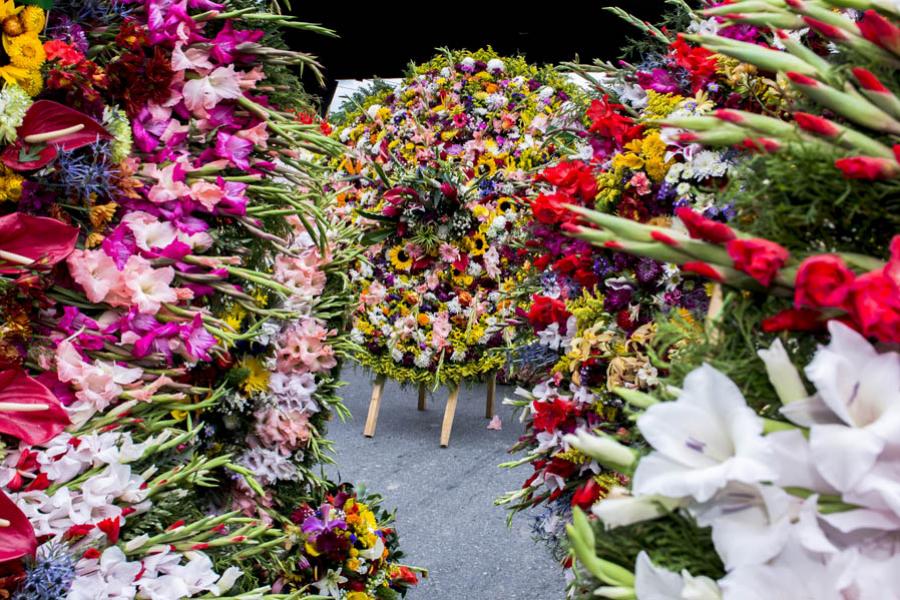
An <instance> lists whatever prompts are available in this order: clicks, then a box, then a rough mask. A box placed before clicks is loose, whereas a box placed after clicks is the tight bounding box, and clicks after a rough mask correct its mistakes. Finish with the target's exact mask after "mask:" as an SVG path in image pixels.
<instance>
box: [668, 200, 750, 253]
mask: <svg viewBox="0 0 900 600" xmlns="http://www.w3.org/2000/svg"><path fill="white" fill-rule="evenodd" d="M675 215H676V216H677V217H678V218H679V219H681V222H682V223H684V226H685V227H687V230H688V234H690V236H691V237H692V238H695V239H700V240H704V241H707V242H712V243H713V244H724V243H726V242H730V241H731V240H733V239H734V238H736V237H737V236H736V235H735V233H734V231H732V229H731V227H729V226H728V225H726V224H725V223H719V222H718V221H713V220H712V219H707V218H706V217H704V216H703V215H701V214H700V213H698V212H696V211H694V210H693V209H691V208H689V207H687V206H680V207H678V208H676V209H675Z"/></svg>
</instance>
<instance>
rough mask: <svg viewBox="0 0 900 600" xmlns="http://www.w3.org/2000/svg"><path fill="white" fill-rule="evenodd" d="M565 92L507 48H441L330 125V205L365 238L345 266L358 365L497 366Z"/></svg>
mask: <svg viewBox="0 0 900 600" xmlns="http://www.w3.org/2000/svg"><path fill="white" fill-rule="evenodd" d="M566 89H567V87H566V84H565V82H564V80H563V79H562V78H561V77H560V76H558V75H557V74H555V73H553V72H551V71H549V70H541V69H537V68H535V67H533V66H530V65H528V64H527V63H525V62H524V61H523V60H522V59H520V58H515V59H509V58H500V57H498V56H497V55H496V54H494V53H493V52H492V51H490V50H482V51H479V52H474V53H462V52H457V53H446V54H443V55H439V56H437V57H436V58H435V59H433V60H432V61H431V62H429V63H426V64H424V65H422V66H419V67H417V68H416V69H415V71H414V73H413V74H411V76H410V77H408V78H407V79H405V80H404V81H403V82H402V83H401V84H400V85H399V86H398V87H397V88H396V89H390V90H383V91H382V92H380V93H377V94H375V95H372V96H370V97H368V98H366V99H365V100H364V101H363V102H362V103H361V106H360V108H359V110H358V111H357V112H355V113H353V114H351V115H349V116H348V117H347V118H346V120H345V122H344V123H343V126H339V127H338V128H337V130H336V132H335V135H336V136H338V137H339V139H340V140H341V141H342V142H344V143H345V144H346V145H347V151H346V152H345V156H344V157H343V158H342V160H341V161H340V162H339V163H338V164H335V165H334V166H335V173H334V175H335V179H336V181H335V187H336V189H337V191H338V198H339V212H340V213H341V214H343V215H344V216H345V218H346V219H349V220H351V221H352V222H354V223H356V224H358V225H361V226H362V227H363V228H364V229H365V231H366V235H365V237H364V240H366V241H368V242H370V243H371V242H374V243H373V245H371V246H370V247H369V249H368V250H367V251H366V253H365V256H364V259H363V260H361V261H360V262H359V263H358V264H357V265H356V266H355V268H354V269H353V270H352V271H351V273H350V275H351V280H352V283H353V285H354V287H355V290H356V291H357V292H358V294H359V305H358V306H357V309H356V310H355V312H354V313H353V329H352V332H351V339H352V340H353V341H354V342H355V343H356V344H358V345H359V347H360V351H359V352H357V358H358V360H359V361H360V362H361V363H362V364H363V365H365V366H367V367H369V368H371V369H372V370H374V371H375V372H377V373H380V374H384V375H387V376H389V377H391V378H392V379H395V380H398V381H416V382H444V381H451V382H455V381H460V380H465V379H472V378H477V377H479V376H482V375H484V374H485V373H487V372H489V371H492V370H495V369H497V368H499V367H500V366H501V365H502V364H503V362H504V361H505V356H504V352H503V351H502V348H503V347H504V346H505V345H506V344H507V343H508V341H509V340H510V339H511V337H512V335H513V333H514V331H513V329H512V328H511V327H509V324H508V321H509V319H510V318H511V317H513V316H514V315H515V311H516V305H515V303H514V302H512V301H510V300H509V295H510V293H511V292H512V291H513V290H514V289H515V287H516V286H517V285H518V284H519V283H520V272H521V270H522V268H523V267H524V266H525V263H526V258H525V254H526V253H525V252H524V250H523V249H522V242H523V239H522V235H523V231H524V224H525V223H526V221H527V218H528V215H527V214H526V213H527V211H526V210H525V208H526V206H525V203H524V201H523V199H522V198H523V194H524V193H525V191H526V190H528V189H529V187H530V185H531V175H532V172H533V171H534V170H536V169H537V168H539V167H540V165H542V164H544V163H546V162H547V161H549V160H550V159H552V158H553V157H554V155H555V146H554V145H553V144H552V143H550V142H549V141H548V140H547V139H546V136H545V132H546V130H547V127H548V125H549V123H550V121H551V120H552V119H554V118H555V117H556V116H557V115H559V114H560V113H561V112H562V111H563V109H564V108H565V107H566V106H567V104H568V101H569V92H567V91H566Z"/></svg>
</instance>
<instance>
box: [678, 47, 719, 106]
mask: <svg viewBox="0 0 900 600" xmlns="http://www.w3.org/2000/svg"><path fill="white" fill-rule="evenodd" d="M669 50H670V53H669V54H670V56H672V57H673V58H674V59H675V62H676V63H677V64H678V66H680V67H683V68H685V69H687V71H688V72H689V73H690V74H691V91H693V92H694V93H696V92H697V91H699V90H700V89H701V88H703V87H704V86H705V85H706V84H707V83H708V82H709V81H710V79H711V78H712V77H713V75H715V73H716V68H717V67H718V62H717V61H716V55H715V54H714V53H713V52H710V51H709V50H707V49H706V48H703V47H700V46H691V45H690V44H688V43H687V42H686V41H685V39H684V38H683V37H682V36H681V35H679V36H678V39H677V40H675V42H673V43H672V44H671V45H670V46H669Z"/></svg>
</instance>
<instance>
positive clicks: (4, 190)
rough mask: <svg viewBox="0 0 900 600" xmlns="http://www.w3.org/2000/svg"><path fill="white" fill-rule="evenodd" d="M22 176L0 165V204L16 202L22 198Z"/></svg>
mask: <svg viewBox="0 0 900 600" xmlns="http://www.w3.org/2000/svg"><path fill="white" fill-rule="evenodd" d="M23 181H25V180H24V178H22V176H20V175H18V174H16V173H15V172H14V171H12V170H10V169H8V168H6V167H4V166H2V165H0V202H6V201H10V202H18V201H19V198H21V197H22V182H23Z"/></svg>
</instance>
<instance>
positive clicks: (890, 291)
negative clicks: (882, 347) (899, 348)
mask: <svg viewBox="0 0 900 600" xmlns="http://www.w3.org/2000/svg"><path fill="white" fill-rule="evenodd" d="M885 271H886V269H882V270H879V271H873V272H871V273H866V274H865V275H860V276H859V277H857V278H856V281H854V282H853V285H852V286H851V288H850V295H849V302H850V314H851V315H852V316H853V319H854V321H855V322H856V323H857V324H859V326H860V327H861V329H862V332H863V334H865V335H866V336H869V337H873V338H875V339H877V340H878V341H881V342H900V286H898V285H897V284H896V282H894V281H893V280H892V279H891V278H890V277H888V275H887V274H886V272H885Z"/></svg>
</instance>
